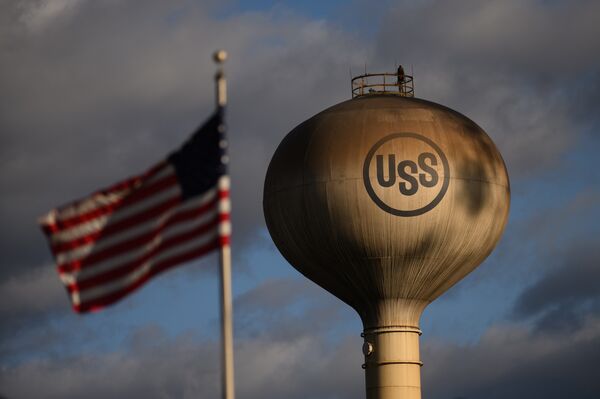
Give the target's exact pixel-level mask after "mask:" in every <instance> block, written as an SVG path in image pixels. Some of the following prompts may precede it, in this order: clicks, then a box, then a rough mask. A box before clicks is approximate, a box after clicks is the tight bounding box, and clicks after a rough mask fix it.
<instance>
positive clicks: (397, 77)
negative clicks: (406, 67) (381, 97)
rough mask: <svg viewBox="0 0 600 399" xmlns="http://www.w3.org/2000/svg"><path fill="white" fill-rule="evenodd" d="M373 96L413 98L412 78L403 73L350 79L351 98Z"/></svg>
mask: <svg viewBox="0 0 600 399" xmlns="http://www.w3.org/2000/svg"><path fill="white" fill-rule="evenodd" d="M373 94H390V95H396V96H401V97H414V96H415V88H414V81H413V77H412V76H410V75H406V74H404V73H400V71H399V72H397V73H365V74H364V75H359V76H356V77H354V78H352V98H355V97H361V96H368V95H373Z"/></svg>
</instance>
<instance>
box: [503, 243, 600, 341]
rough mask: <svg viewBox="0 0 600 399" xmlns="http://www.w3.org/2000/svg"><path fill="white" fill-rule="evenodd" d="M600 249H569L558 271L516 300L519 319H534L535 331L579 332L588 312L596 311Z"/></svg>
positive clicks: (599, 291) (586, 245) (579, 245)
mask: <svg viewBox="0 0 600 399" xmlns="http://www.w3.org/2000/svg"><path fill="white" fill-rule="evenodd" d="M599 281H600V248H599V247H598V243H597V242H591V241H590V242H580V243H577V244H576V245H573V247H572V248H570V249H569V252H568V253H566V254H565V255H564V256H563V258H562V259H561V261H560V264H559V266H558V267H556V268H554V269H553V270H552V271H550V272H549V273H547V274H546V275H544V276H542V278H541V279H540V280H538V281H537V282H535V283H534V284H533V285H532V286H530V287H529V288H527V289H526V290H525V291H524V292H523V293H522V294H521V296H520V297H519V298H518V299H517V302H516V304H515V308H514V313H515V316H517V317H519V318H527V317H538V321H537V325H538V328H540V329H543V330H550V331H552V330H559V331H560V332H567V331H569V330H571V329H574V328H579V327H580V326H581V325H582V324H583V319H584V318H585V317H589V315H590V311H592V310H595V311H596V312H598V311H600V284H598V282H599Z"/></svg>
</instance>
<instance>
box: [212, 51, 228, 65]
mask: <svg viewBox="0 0 600 399" xmlns="http://www.w3.org/2000/svg"><path fill="white" fill-rule="evenodd" d="M213 59H214V60H215V62H217V63H219V64H220V63H222V62H225V60H227V51H225V50H217V51H215V53H214V54H213Z"/></svg>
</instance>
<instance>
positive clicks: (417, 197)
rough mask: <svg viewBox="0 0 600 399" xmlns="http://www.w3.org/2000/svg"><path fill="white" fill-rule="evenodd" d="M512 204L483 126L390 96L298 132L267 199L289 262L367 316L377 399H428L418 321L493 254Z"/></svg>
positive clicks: (272, 177) (318, 118)
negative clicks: (422, 393)
mask: <svg viewBox="0 0 600 399" xmlns="http://www.w3.org/2000/svg"><path fill="white" fill-rule="evenodd" d="M509 203H510V188H509V181H508V176H507V172H506V168H505V165H504V162H503V160H502V157H501V156H500V153H499V152H498V150H497V148H496V146H495V145H494V143H493V142H492V140H491V139H490V138H489V136H488V135H487V134H486V133H485V132H484V131H483V130H482V129H481V128H480V127H479V126H478V125H476V124H475V123H474V122H473V121H471V120H470V119H468V118H467V117H465V116H464V115H462V114H460V113H458V112H456V111H453V110H451V109H449V108H447V107H444V106H442V105H439V104H436V103H433V102H429V101H425V100H421V99H415V98H407V97H402V96H398V95H386V94H383V95H377V94H371V95H365V96H361V97H358V98H354V99H352V100H348V101H345V102H342V103H340V104H337V105H335V106H332V107H330V108H328V109H326V110H325V111H323V112H321V113H319V114H317V115H315V116H313V117H312V118H310V119H308V120H307V121H305V122H303V123H301V124H300V125H299V126H297V127H296V128H295V129H293V130H292V131H291V132H290V133H289V134H288V135H287V136H286V137H285V138H284V140H283V141H282V142H281V144H280V145H279V147H278V148H277V150H276V152H275V154H274V155H273V158H272V160H271V163H270V165H269V168H268V171H267V175H266V180H265V186H264V199H263V207H264V214H265V219H266V222H267V227H268V229H269V232H270V234H271V236H272V238H273V240H274V242H275V244H276V246H277V248H278V249H279V250H280V251H281V253H282V254H283V256H284V257H285V258H286V259H287V260H288V261H289V263H290V264H291V265H292V266H294V267H295V268H296V269H298V270H299V271H300V272H301V273H302V274H304V275H305V276H306V277H308V278H309V279H311V280H313V281H314V282H315V283H317V284H318V285H320V286H321V287H323V288H324V289H326V290H328V291H329V292H331V293H332V294H334V295H335V296H337V297H338V298H340V299H341V300H342V301H344V302H346V303H347V304H348V305H350V306H352V307H353V308H354V309H356V311H357V312H358V314H359V315H360V317H361V319H362V321H363V325H364V333H363V334H364V337H365V345H364V347H363V351H364V354H365V364H364V365H363V367H365V368H366V384H367V397H369V398H397V397H398V398H400V397H402V398H419V397H420V366H421V362H420V359H419V349H418V336H419V335H420V333H421V332H420V330H419V318H420V315H421V313H422V311H423V309H424V308H425V307H426V306H427V305H428V304H429V303H430V302H431V301H433V300H434V299H435V298H437V297H438V296H440V295H441V294H442V293H443V292H444V291H446V290H447V289H448V288H450V287H451V286H452V285H454V284H455V283H456V282H458V281H459V280H460V279H461V278H463V277H464V276H465V275H467V274H468V273H469V272H471V271H472V270H473V269H474V268H475V267H477V266H478V265H479V264H480V263H481V262H482V261H483V260H484V259H485V258H486V257H487V256H488V255H489V254H490V252H491V251H492V249H493V248H494V246H495V245H496V243H497V241H498V240H499V238H500V236H501V234H502V231H503V229H504V226H505V224H506V221H507V216H508V210H509Z"/></svg>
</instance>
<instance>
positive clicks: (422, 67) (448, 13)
mask: <svg viewBox="0 0 600 399" xmlns="http://www.w3.org/2000/svg"><path fill="white" fill-rule="evenodd" d="M598 13H600V4H598V2H594V1H580V2H575V3H573V2H567V1H557V2H542V1H534V0H528V1H518V0H509V1H494V2H479V1H471V0H467V1H461V2H445V1H431V2H422V3H412V2H404V3H403V4H401V5H400V6H397V7H396V8H395V9H394V11H393V12H389V13H387V18H386V19H384V22H383V28H382V31H381V33H380V34H379V42H378V43H379V45H378V51H377V55H378V59H379V60H380V61H379V62H380V63H382V62H383V63H385V62H387V63H390V62H392V60H393V59H398V57H401V60H402V62H405V63H407V64H410V63H413V64H414V65H415V75H416V89H417V95H418V96H423V97H425V98H428V99H431V100H434V101H439V102H442V103H443V104H446V105H448V106H450V107H452V108H455V109H457V110H458V111H461V112H463V113H465V114H466V115H468V116H469V117H471V118H472V119H474V120H475V121H476V122H477V123H478V124H480V125H481V126H482V127H483V128H484V129H486V131H487V132H488V133H489V134H490V135H491V136H492V137H493V138H494V140H495V141H496V143H497V144H498V145H499V147H500V149H501V150H502V154H503V155H504V157H505V160H506V162H507V166H508V170H509V172H510V173H511V176H512V177H513V178H515V177H521V176H523V175H530V174H531V173H533V172H537V171H540V170H542V169H543V168H544V167H547V166H549V165H550V166H555V165H556V163H557V161H559V160H560V158H561V157H562V156H563V155H564V154H565V152H566V151H567V150H569V149H570V148H573V146H574V145H575V144H576V143H577V142H578V140H579V139H580V138H581V129H580V128H581V127H582V125H586V124H587V125H590V124H592V125H598V121H599V120H600V118H598V113H597V112H589V111H585V110H591V109H594V108H595V107H596V104H597V101H596V100H597V93H595V92H594V91H593V90H590V84H591V85H592V87H597V82H598V79H597V71H598V70H599V69H600V53H598V51H596V50H594V49H595V48H598V47H600V39H599V38H600V25H598V24H597V22H596V20H595V17H594V16H595V15H598ZM388 69H389V68H388Z"/></svg>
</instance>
